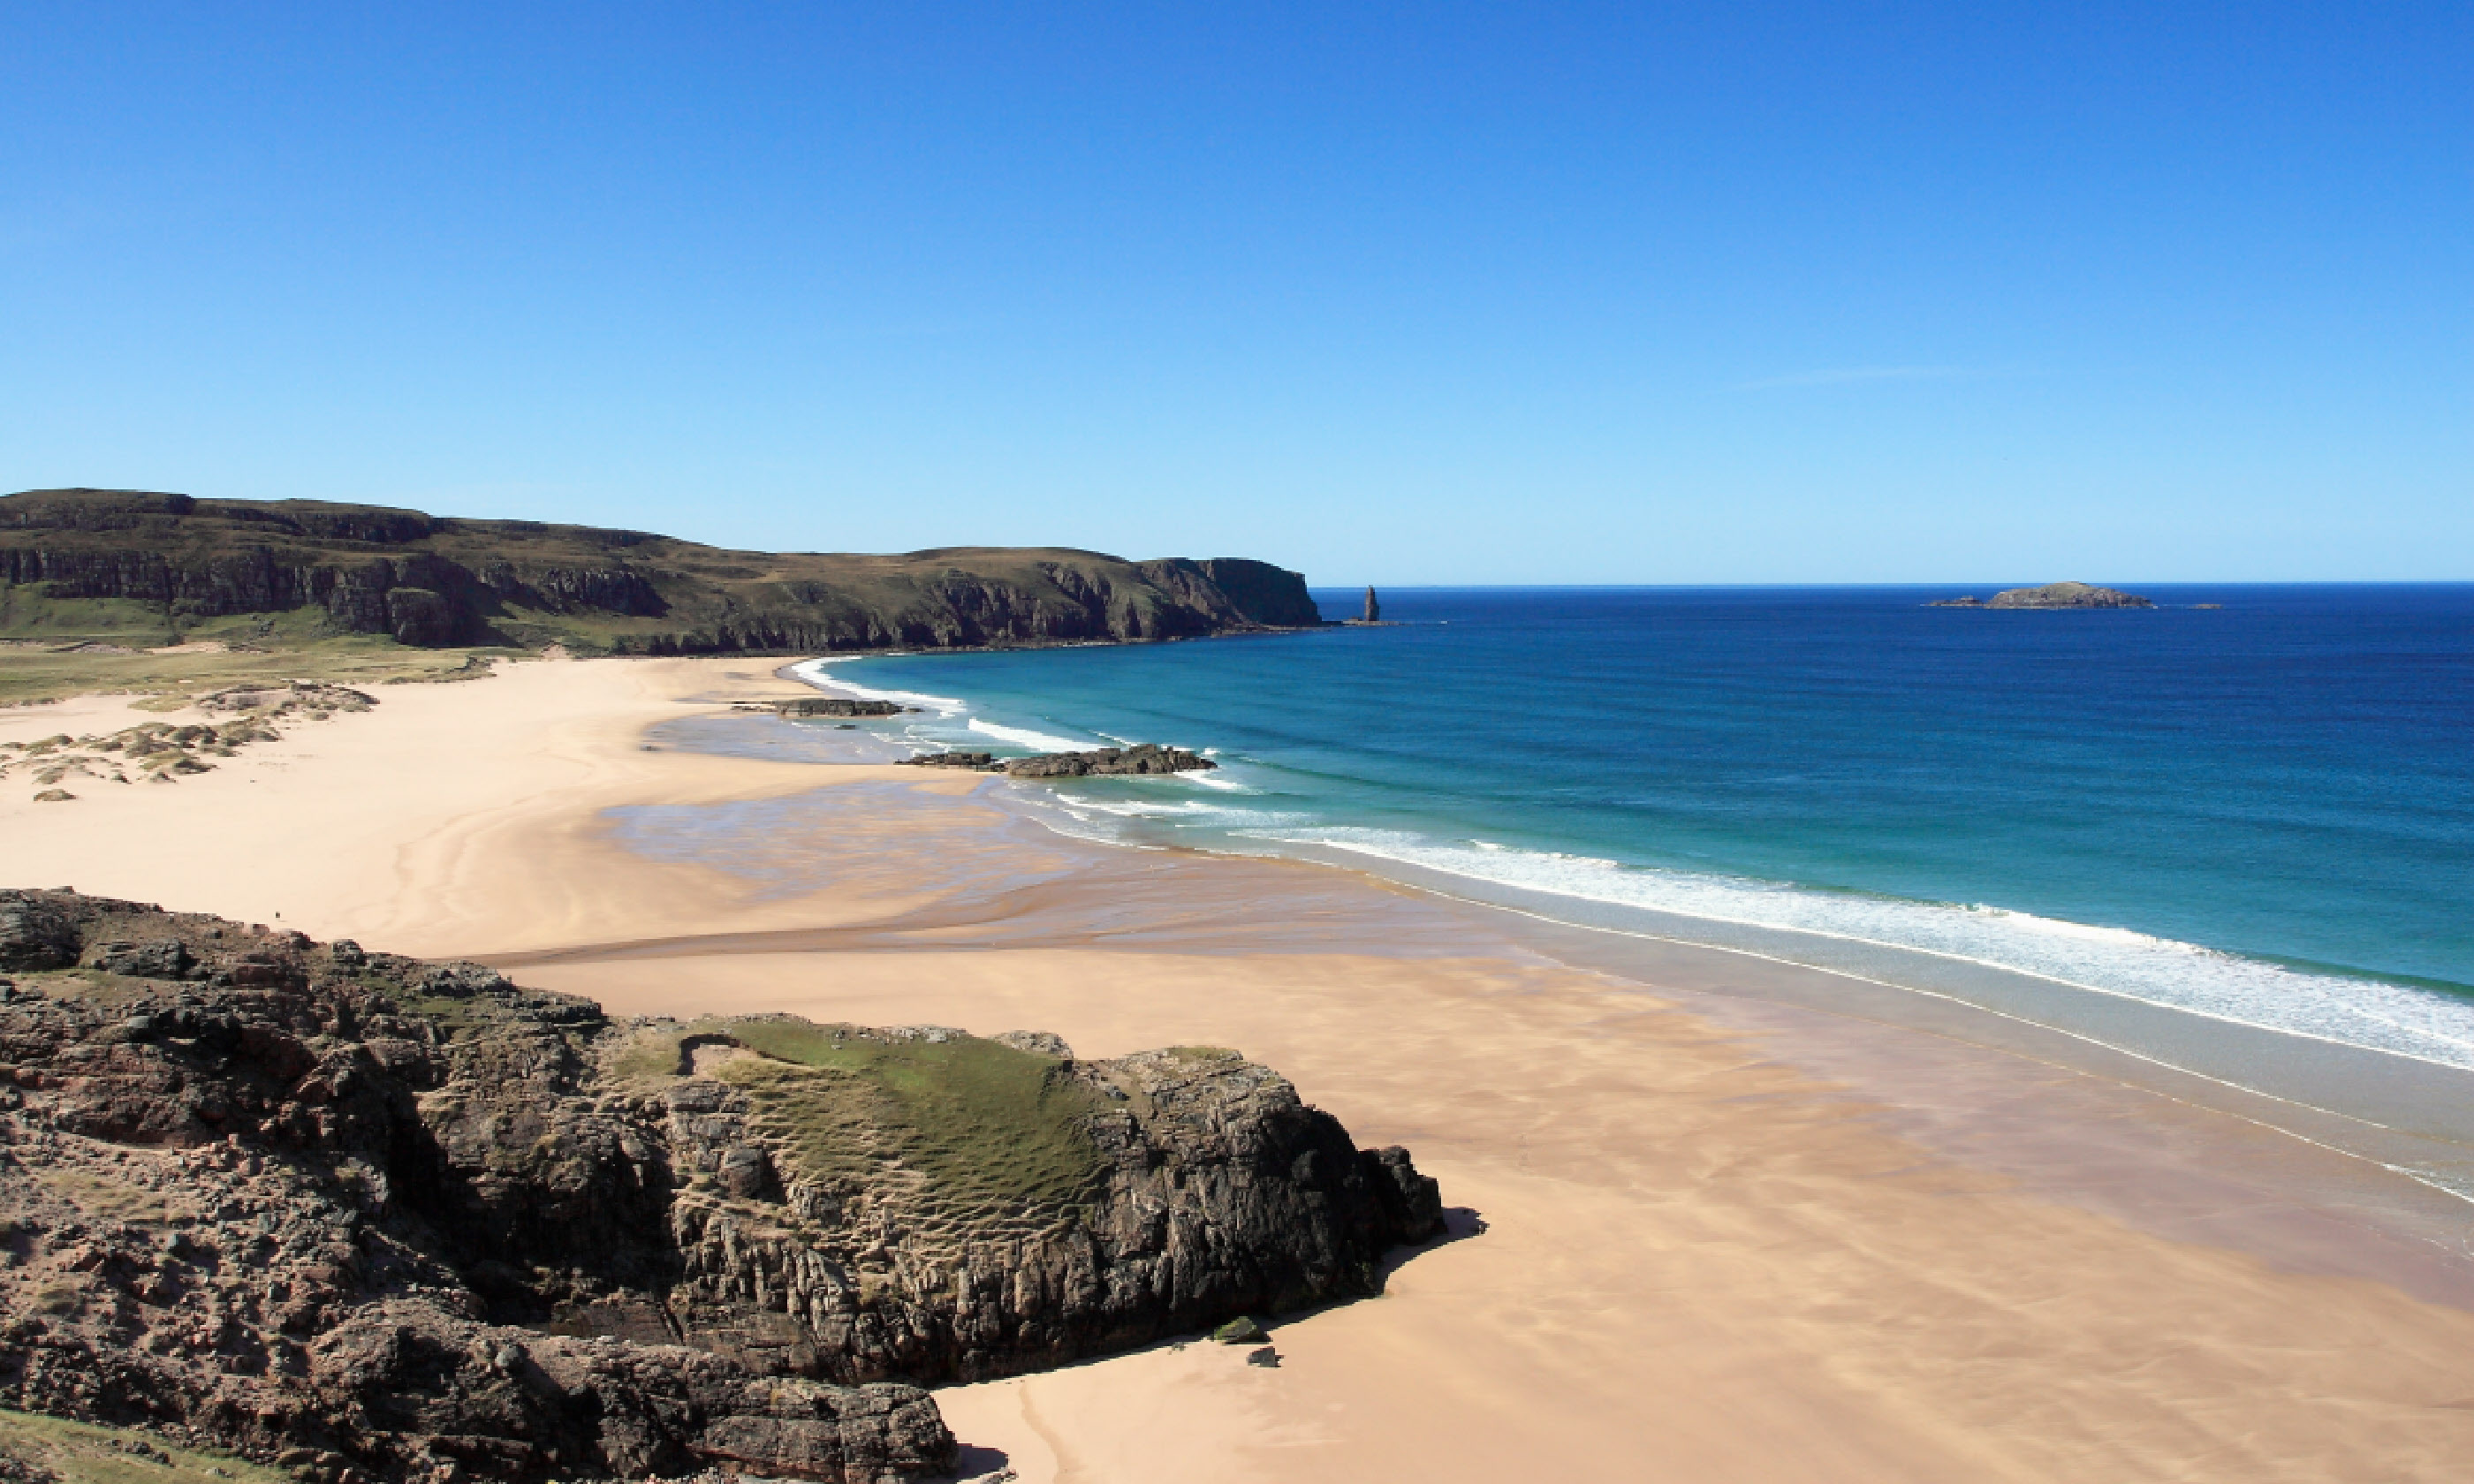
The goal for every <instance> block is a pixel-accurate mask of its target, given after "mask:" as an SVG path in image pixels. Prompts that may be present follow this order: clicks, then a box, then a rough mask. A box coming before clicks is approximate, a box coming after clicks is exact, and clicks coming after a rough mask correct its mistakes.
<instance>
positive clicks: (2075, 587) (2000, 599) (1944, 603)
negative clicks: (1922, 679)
mask: <svg viewBox="0 0 2474 1484" xmlns="http://www.w3.org/2000/svg"><path fill="white" fill-rule="evenodd" d="M1925 606H1926V607H1928V608H2154V607H2155V606H2156V605H2155V604H2154V603H2153V602H2151V601H2149V600H2148V599H2147V598H2143V597H2141V596H2139V595H2138V594H2137V593H2135V592H2123V591H2122V590H2121V589H2120V588H2118V587H2098V586H2093V585H2091V584H2088V583H2049V584H2047V585H2046V586H2042V587H2011V588H2007V589H2004V590H2003V591H2001V592H1997V593H1995V594H1994V595H1993V597H1992V599H1991V600H1990V601H1989V602H1988V601H1986V600H1984V599H1980V598H1977V597H1976V596H1975V595H1974V594H1972V593H1971V594H1969V595H1968V596H1966V597H1963V598H1944V599H1942V600H1941V601H1939V602H1937V603H1928V604H1927V605H1925Z"/></svg>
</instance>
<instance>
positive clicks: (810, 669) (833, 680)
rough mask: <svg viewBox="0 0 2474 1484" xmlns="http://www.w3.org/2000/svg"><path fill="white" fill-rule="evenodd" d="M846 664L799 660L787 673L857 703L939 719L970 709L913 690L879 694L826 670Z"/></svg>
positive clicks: (870, 687)
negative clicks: (910, 710) (905, 709)
mask: <svg viewBox="0 0 2474 1484" xmlns="http://www.w3.org/2000/svg"><path fill="white" fill-rule="evenodd" d="M847 663H849V660H848V659H832V658H828V659H802V660H800V661H799V662H798V663H797V664H794V665H792V666H791V667H790V673H791V674H792V675H795V676H797V677H798V678H799V679H801V680H803V681H805V682H808V683H809V684H811V685H813V686H815V687H816V688H817V689H818V690H830V691H833V692H835V693H836V694H838V695H844V696H856V697H858V698H859V699H860V700H861V701H890V702H892V703H894V704H895V705H896V706H918V707H919V708H920V709H922V710H926V711H934V712H935V713H936V714H937V715H939V716H959V715H961V714H962V713H963V712H965V711H967V710H969V709H970V706H969V704H968V703H967V702H962V701H958V700H956V699H955V698H953V697H952V696H929V695H922V694H921V693H919V692H918V691H915V690H879V689H877V688H876V687H874V686H872V685H861V684H860V683H859V682H856V681H847V680H844V679H842V678H841V677H840V676H839V675H837V674H835V673H834V672H833V671H832V670H831V669H830V668H829V666H832V665H836V664H847Z"/></svg>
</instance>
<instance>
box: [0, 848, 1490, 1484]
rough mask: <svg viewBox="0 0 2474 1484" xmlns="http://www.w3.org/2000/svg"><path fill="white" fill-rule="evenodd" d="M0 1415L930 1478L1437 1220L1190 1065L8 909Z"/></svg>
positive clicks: (246, 1441) (28, 896)
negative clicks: (938, 1384)
mask: <svg viewBox="0 0 2474 1484" xmlns="http://www.w3.org/2000/svg"><path fill="white" fill-rule="evenodd" d="M0 970H5V971H6V973H5V976H0V1313H5V1315H6V1316H7V1317H6V1318H5V1319H0V1405H5V1406H8V1407H14V1408H19V1409H22V1410H25V1411H32V1412H43V1413H49V1414H52V1415H55V1416H62V1417H70V1418H76V1419H81V1420H84V1421H88V1422H98V1423H109V1424H145V1425H148V1426H151V1427H153V1428H155V1429H157V1430H158V1431H159V1432H162V1433H165V1434H167V1435H169V1436H171V1437H173V1438H175V1439H176V1440H182V1441H186V1442H189V1443H193V1444H214V1445H218V1446H223V1447H228V1448H234V1449H236V1450H238V1451H241V1452H243V1453H244V1454H246V1455H248V1456H250V1457H253V1458H255V1459H258V1460H261V1461H267V1462H272V1463H275V1464H278V1465H279V1466H281V1467H285V1468H288V1469H290V1470H292V1471H293V1472H295V1473H296V1474H297V1475H299V1476H301V1477H303V1478H306V1479H313V1480H317V1481H321V1484H354V1481H362V1480H389V1481H394V1480H410V1479H416V1478H418V1479H424V1480H438V1481H441V1484H445V1481H450V1480H454V1479H459V1478H490V1479H507V1480H546V1479H549V1478H562V1479H564V1478H579V1477H598V1476H608V1475H618V1476H643V1475H644V1474H648V1473H650V1474H677V1473H682V1472H693V1471H695V1470H698V1469H703V1468H720V1469H723V1470H726V1471H730V1472H741V1471H743V1472H752V1473H758V1474H764V1475H773V1476H791V1477H802V1478H812V1479H819V1480H827V1481H837V1484H842V1481H848V1484H857V1481H868V1484H878V1481H885V1480H895V1479H909V1478H916V1477H921V1476H925V1475H928V1474H931V1473H934V1472H936V1471H938V1470H940V1469H943V1468H945V1467H947V1466H948V1465H949V1464H950V1463H951V1461H952V1457H953V1450H954V1445H953V1440H952V1438H951V1437H950V1435H949V1434H948V1433H947V1431H946V1429H945V1427H944V1425H943V1424H942V1423H941V1422H940V1421H939V1419H938V1417H937V1414H936V1409H935V1405H934V1400H932V1398H931V1397H930V1396H929V1395H928V1394H927V1393H925V1392H923V1391H920V1390H918V1389H917V1387H916V1385H915V1384H914V1383H917V1382H924V1381H935V1380H944V1379H953V1378H968V1377H976V1376H997V1375H1004V1374H1007V1373H1009V1372H1016V1371H1021V1370H1026V1369H1031V1368H1036V1367H1042V1366H1050V1365H1055V1364H1058V1363H1062V1362H1064V1361H1068V1360H1072V1359H1074V1358H1076V1357H1079V1356H1083V1355H1090V1354H1095V1353H1100V1352H1106V1351H1110V1350H1116V1349H1121V1348H1125V1347H1128V1346H1133V1345H1139V1344H1142V1343H1145V1342H1147V1341H1149V1340H1152V1339H1153V1338H1156V1337H1159V1336H1161V1335H1165V1334H1172V1333H1178V1332H1193V1331H1196V1330H1199V1329H1201V1328H1205V1327H1208V1326H1210V1325H1213V1324H1215V1323H1218V1322H1221V1321H1224V1320H1227V1319H1230V1318H1232V1317H1234V1316H1239V1315H1243V1314H1246V1313H1249V1312H1253V1313H1261V1312H1266V1311H1273V1310H1280V1309H1289V1308H1296V1307H1299V1306H1302V1305H1307V1304H1318V1303H1322V1302H1326V1301H1329V1300H1333V1299H1341V1298H1349V1297H1356V1296H1360V1295H1365V1294H1370V1293H1372V1292H1375V1291H1376V1290H1377V1289H1378V1288H1379V1286H1380V1270H1379V1267H1378V1263H1379V1261H1380V1259H1381V1257H1382V1255H1383V1253H1384V1252H1385V1251H1386V1250H1387V1249H1388V1248H1390V1247H1392V1246H1393V1245H1395V1243H1399V1242H1404V1241H1418V1240H1422V1239H1424V1238H1425V1237H1427V1236H1429V1235H1431V1234H1433V1233H1435V1232H1437V1231H1438V1230H1440V1225H1441V1208H1440V1202H1439V1200H1438V1198H1437V1195H1436V1191H1435V1186H1434V1183H1433V1182H1432V1181H1430V1180H1427V1179H1424V1178H1423V1177H1421V1176H1419V1174H1418V1173H1417V1171H1416V1169H1415V1168H1414V1166H1413V1165H1412V1164H1411V1163H1410V1161H1409V1158H1408V1156H1407V1155H1406V1154H1405V1153H1404V1152H1403V1151H1400V1150H1397V1149H1386V1150H1372V1151H1370V1150H1360V1149H1358V1148H1356V1147H1355V1146H1354V1145H1353V1144H1352V1143H1351V1142H1350V1141H1349V1138H1348V1136H1347V1134H1346V1131H1345V1130H1344V1129H1343V1128H1342V1127H1341V1126H1340V1125H1339V1123H1337V1122H1336V1121H1335V1120H1333V1119H1332V1118H1331V1117H1330V1116H1329V1115H1327V1114H1324V1113H1319V1112H1317V1111H1316V1110H1314V1109H1312V1108H1310V1107H1308V1106H1306V1105H1305V1104H1304V1102H1303V1101H1302V1100H1300V1099H1299V1098H1298V1094H1297V1092H1296V1090H1295V1089H1293V1088H1291V1087H1290V1086H1289V1084H1288V1083H1286V1082H1285V1081H1283V1080H1282V1079H1281V1078H1280V1077H1279V1076H1278V1075H1277V1074H1276V1073H1273V1072H1272V1071H1270V1070H1268V1069H1266V1068H1264V1067H1261V1066H1257V1065H1252V1064H1250V1063H1248V1062H1246V1061H1245V1060H1244V1059H1243V1058H1241V1057H1239V1056H1238V1055H1237V1054H1235V1053H1234V1052H1229V1051H1222V1050H1213V1049H1204V1048H1192V1047H1188V1048H1179V1049H1176V1050H1170V1051H1156V1052H1149V1053H1144V1054H1141V1055H1136V1056H1130V1057H1124V1058H1119V1059H1116V1060H1112V1061H1103V1062H1084V1061H1079V1060H1076V1059H1075V1058H1074V1057H1073V1056H1072V1055H1071V1053H1070V1051H1069V1050H1068V1049H1067V1048H1066V1047H1065V1046H1064V1045H1063V1044H1062V1043H1061V1042H1059V1041H1056V1040H1055V1038H1054V1037H1050V1036H1045V1035H1040V1034H1036V1033H1015V1034H1009V1035H1007V1036H1004V1037H999V1038H996V1039H994V1040H985V1039H981V1038H977V1037H972V1036H967V1035H964V1034H962V1033H960V1032H958V1031H951V1030H945V1029H939V1028H935V1027H907V1028H897V1029H891V1030H885V1029H870V1028H865V1027H859V1026H847V1025H816V1024H812V1023H810V1022H807V1021H805V1020H799V1019H794V1018H790V1017H753V1018H744V1019H734V1020H716V1021H703V1022H695V1023H690V1024H682V1023H679V1022H675V1021H667V1020H652V1021H647V1020H621V1019H617V1018H614V1017H609V1016H607V1015H605V1014H604V1013H603V1012H602V1011H601V1009H600V1008H599V1007H598V1006H596V1005H594V1003H592V1002H591V1001H589V1000H584V999H579V998H574V997H571V996H566V995H556V994H546V993H533V992H528V991H525V990H522V989H519V988H517V987H516V986H514V985H512V984H510V983H508V982H507V981H506V980H505V979H503V978H502V977H500V976H499V975H497V973H495V972H493V971H491V970H490V969H484V968H482V967H480V966H477V965H469V964H468V965H445V966H436V965H430V964H425V963H421V962H417V961H414V960H410V959H402V958H396V957H392V956H389V955H385V954H378V953H369V952H364V951H363V950H361V949H360V948H359V947H358V946H357V945H353V944H351V943H344V942H338V943H334V944H331V945H324V946H321V945H316V944H313V943H311V942H310V941H309V940H307V939H306V938H303V937H302V936H301V935H299V934H294V933H281V932H269V931H267V930H266V929H264V928H260V927H244V926H242V925H241V924H239V923H234V922H222V921H219V920H216V919H213V918H207V917H197V916H187V915H174V914H167V913H164V912H162V911H160V910H159V909H157V908H154V907H150V906H144V905H139V904H135V903H130V902H120V901H111V900H105V899H99V898H85V897H80V896H76V895H74V894H68V893H58V892H0Z"/></svg>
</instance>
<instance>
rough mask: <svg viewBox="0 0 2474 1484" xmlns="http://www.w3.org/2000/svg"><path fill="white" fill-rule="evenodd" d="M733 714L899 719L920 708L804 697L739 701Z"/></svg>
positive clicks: (734, 706) (889, 703) (732, 706)
mask: <svg viewBox="0 0 2474 1484" xmlns="http://www.w3.org/2000/svg"><path fill="white" fill-rule="evenodd" d="M730 708H731V709H732V710H734V711H770V712H772V713H773V714H774V715H776V716H782V717H801V716H900V715H901V714H902V713H904V712H905V711H915V710H917V709H919V708H918V707H917V706H897V705H895V704H894V703H893V702H890V701H861V700H855V699H853V698H851V697H848V696H802V697H800V698H799V699H797V700H795V701H736V702H733V703H731V707H730Z"/></svg>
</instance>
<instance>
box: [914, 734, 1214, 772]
mask: <svg viewBox="0 0 2474 1484" xmlns="http://www.w3.org/2000/svg"><path fill="white" fill-rule="evenodd" d="M900 761H901V763H902V764H903V765H904V766H906V767H912V768H963V769H968V770H970V771H971V772H974V773H1002V774H1006V775H1007V776H1008V777H1011V778H1122V777H1135V776H1141V775H1149V774H1162V773H1203V772H1209V771H1210V770H1212V769H1215V768H1218V767H1219V766H1220V765H1219V764H1218V763H1216V762H1213V761H1212V760H1211V759H1210V758H1208V757H1205V756H1203V755H1202V754H1200V753H1189V752H1187V751H1185V750H1184V749H1183V748H1176V747H1162V746H1160V745H1159V744H1158V743H1156V742H1137V743H1135V744H1134V745H1133V746H1132V747H1103V748H1098V749H1095V750H1093V751H1091V752H1087V753H1038V754H1032V755H1031V756H1029V757H1005V758H1000V757H998V756H997V755H996V754H993V753H922V754H919V755H918V756H916V757H905V758H902V759H900Z"/></svg>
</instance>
